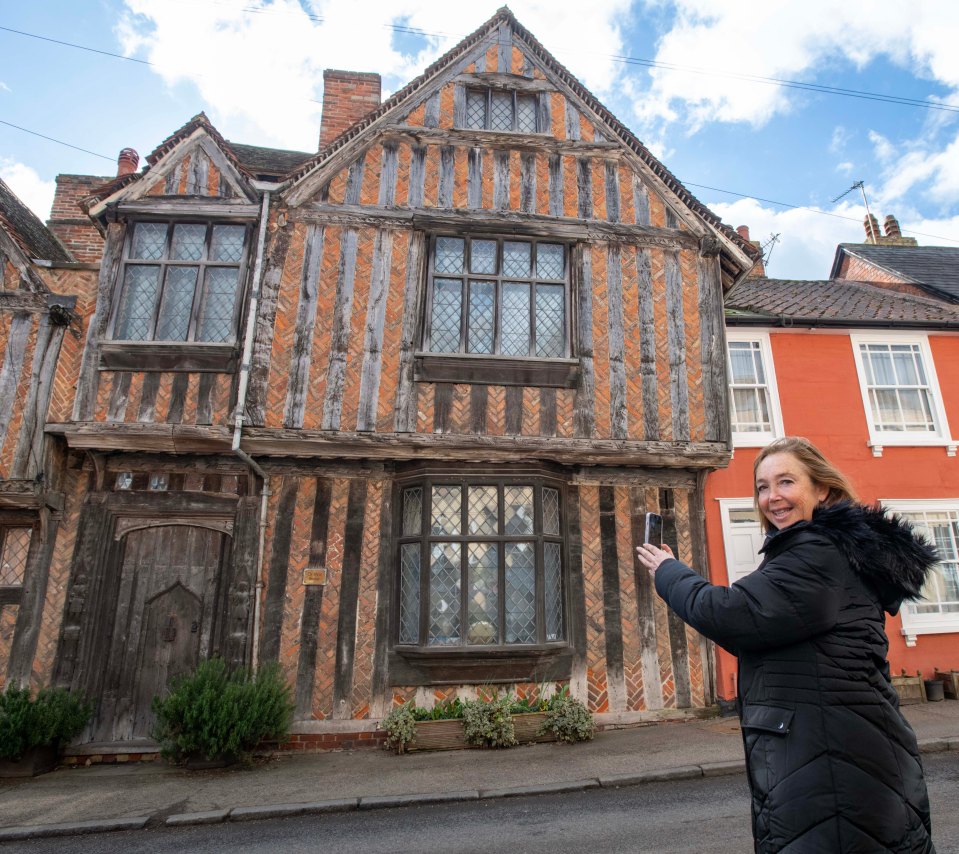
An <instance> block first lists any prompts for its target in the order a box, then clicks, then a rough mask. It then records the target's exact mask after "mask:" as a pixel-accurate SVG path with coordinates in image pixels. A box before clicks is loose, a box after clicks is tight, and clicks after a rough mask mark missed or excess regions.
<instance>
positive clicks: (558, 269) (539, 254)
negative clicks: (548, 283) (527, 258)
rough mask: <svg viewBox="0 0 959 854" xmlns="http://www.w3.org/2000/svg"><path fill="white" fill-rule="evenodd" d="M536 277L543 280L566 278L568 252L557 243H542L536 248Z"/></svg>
mask: <svg viewBox="0 0 959 854" xmlns="http://www.w3.org/2000/svg"><path fill="white" fill-rule="evenodd" d="M536 275H537V276H539V278H541V279H562V278H564V277H565V276H566V252H565V250H564V248H563V246H562V245H560V244H557V243H540V244H539V246H537V247H536Z"/></svg>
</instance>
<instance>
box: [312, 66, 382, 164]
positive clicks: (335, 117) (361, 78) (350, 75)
mask: <svg viewBox="0 0 959 854" xmlns="http://www.w3.org/2000/svg"><path fill="white" fill-rule="evenodd" d="M379 105H380V75H379V74H366V73H362V72H359V71H334V70H332V69H327V70H326V71H324V72H323V118H322V121H321V123H320V148H322V147H323V146H324V145H327V144H328V143H329V142H330V141H331V140H334V139H336V137H338V136H339V135H340V134H341V133H343V131H345V130H346V129H347V128H348V127H350V126H351V125H354V124H356V123H357V122H358V121H359V120H360V119H362V118H363V116H365V115H366V114H367V113H369V112H371V111H372V110H375V109H376V108H377V107H378V106H379Z"/></svg>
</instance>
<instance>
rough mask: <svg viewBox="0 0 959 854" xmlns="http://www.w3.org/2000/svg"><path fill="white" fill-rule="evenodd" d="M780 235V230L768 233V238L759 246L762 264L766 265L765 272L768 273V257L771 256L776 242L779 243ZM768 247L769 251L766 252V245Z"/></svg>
mask: <svg viewBox="0 0 959 854" xmlns="http://www.w3.org/2000/svg"><path fill="white" fill-rule="evenodd" d="M780 237H782V232H779V233H777V234H770V235H769V239H768V240H767V241H766V242H765V243H764V244H763V245H762V246H760V247H759V249H760V251H761V252H762V253H763V265H764V266H765V267H766V273H767V274H768V273H769V259H770V258H772V257H773V249H775V248H776V244H777V243H779V238H780ZM767 246H768V247H769V252H768V253H767V252H766V247H767Z"/></svg>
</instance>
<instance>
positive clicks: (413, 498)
mask: <svg viewBox="0 0 959 854" xmlns="http://www.w3.org/2000/svg"><path fill="white" fill-rule="evenodd" d="M422 530H423V488H422V487H420V486H416V487H413V488H412V489H406V490H404V491H403V536H404V537H416V536H419V534H420V533H421V532H422Z"/></svg>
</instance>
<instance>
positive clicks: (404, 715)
mask: <svg viewBox="0 0 959 854" xmlns="http://www.w3.org/2000/svg"><path fill="white" fill-rule="evenodd" d="M421 711H425V709H417V707H416V706H415V705H414V703H413V701H412V700H410V702H408V703H403V705H402V706H394V707H393V708H392V709H391V710H390V713H389V714H388V715H387V716H386V717H385V718H383V720H382V721H381V722H380V729H383V730H386V746H387V747H392V748H393V749H394V750H395V751H396V752H397V753H405V752H406V746H407V745H408V744H409V743H410V742H411V741H412V740H413V738H414V736H415V735H416V721H417V720H426V718H418V717H417V712H421Z"/></svg>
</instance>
